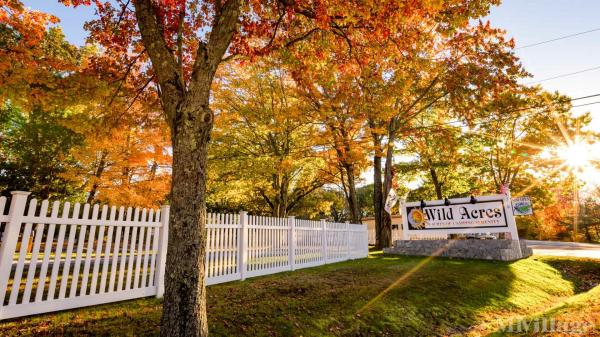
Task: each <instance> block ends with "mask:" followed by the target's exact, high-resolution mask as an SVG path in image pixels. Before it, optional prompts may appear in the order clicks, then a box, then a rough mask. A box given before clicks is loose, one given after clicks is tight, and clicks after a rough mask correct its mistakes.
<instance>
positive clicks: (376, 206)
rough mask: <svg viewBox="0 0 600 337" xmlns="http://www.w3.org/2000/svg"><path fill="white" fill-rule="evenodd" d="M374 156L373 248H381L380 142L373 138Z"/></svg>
mask: <svg viewBox="0 0 600 337" xmlns="http://www.w3.org/2000/svg"><path fill="white" fill-rule="evenodd" d="M373 142H374V145H375V155H374V157H373V213H375V214H373V215H374V216H375V247H376V248H383V246H382V244H381V235H382V227H383V219H382V212H381V211H382V210H383V190H382V189H383V185H382V182H381V153H380V152H379V151H380V149H381V140H379V139H377V138H376V137H373Z"/></svg>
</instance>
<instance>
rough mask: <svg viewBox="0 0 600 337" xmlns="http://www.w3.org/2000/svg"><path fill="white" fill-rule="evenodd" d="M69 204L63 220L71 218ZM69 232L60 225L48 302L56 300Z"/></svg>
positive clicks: (65, 227) (66, 206)
mask: <svg viewBox="0 0 600 337" xmlns="http://www.w3.org/2000/svg"><path fill="white" fill-rule="evenodd" d="M69 209H70V205H69V203H68V202H67V203H65V207H64V208H63V214H62V219H68V218H69ZM66 230H67V226H66V225H60V227H59V229H58V241H57V242H56V251H55V252H54V262H53V263H52V273H51V274H50V286H48V296H47V298H48V300H52V299H54V293H55V292H56V282H57V278H58V270H59V269H60V262H61V260H62V249H63V243H64V239H65V231H66Z"/></svg>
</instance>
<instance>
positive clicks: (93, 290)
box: [90, 205, 108, 294]
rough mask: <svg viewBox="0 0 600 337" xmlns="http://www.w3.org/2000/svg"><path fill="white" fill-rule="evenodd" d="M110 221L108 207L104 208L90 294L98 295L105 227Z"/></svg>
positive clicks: (100, 221)
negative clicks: (107, 221)
mask: <svg viewBox="0 0 600 337" xmlns="http://www.w3.org/2000/svg"><path fill="white" fill-rule="evenodd" d="M107 219H108V205H104V206H102V213H101V215H100V220H99V227H100V229H99V230H98V239H97V240H96V256H95V257H94V268H93V271H92V284H91V285H90V294H95V293H96V287H97V285H98V271H99V270H100V261H102V246H103V245H104V231H105V228H106V226H105V225H104V224H105V222H106V220H107Z"/></svg>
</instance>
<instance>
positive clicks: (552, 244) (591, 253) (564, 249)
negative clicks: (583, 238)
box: [527, 240, 600, 259]
mask: <svg viewBox="0 0 600 337" xmlns="http://www.w3.org/2000/svg"><path fill="white" fill-rule="evenodd" d="M527 246H529V247H531V248H532V249H533V254H537V255H554V256H574V257H590V258H595V259H600V244H592V243H576V242H557V241H536V240H527Z"/></svg>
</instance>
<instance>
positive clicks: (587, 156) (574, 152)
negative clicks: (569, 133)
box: [557, 142, 594, 170]
mask: <svg viewBox="0 0 600 337" xmlns="http://www.w3.org/2000/svg"><path fill="white" fill-rule="evenodd" d="M557 152H558V157H559V158H560V159H562V160H563V161H564V162H565V163H566V164H567V166H569V168H571V169H574V170H580V169H583V168H585V167H587V166H589V165H590V164H591V160H592V158H593V155H594V153H593V151H592V148H591V146H590V145H589V144H587V143H584V142H576V143H572V144H570V145H566V146H563V147H559V148H558V151H557Z"/></svg>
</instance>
